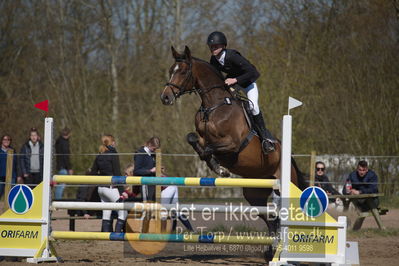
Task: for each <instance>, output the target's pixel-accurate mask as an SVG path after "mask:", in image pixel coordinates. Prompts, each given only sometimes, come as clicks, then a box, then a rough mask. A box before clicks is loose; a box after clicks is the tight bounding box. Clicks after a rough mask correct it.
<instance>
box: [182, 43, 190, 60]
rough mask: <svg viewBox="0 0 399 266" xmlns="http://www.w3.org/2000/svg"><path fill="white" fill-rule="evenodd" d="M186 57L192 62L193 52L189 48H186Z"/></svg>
mask: <svg viewBox="0 0 399 266" xmlns="http://www.w3.org/2000/svg"><path fill="white" fill-rule="evenodd" d="M184 55H185V56H186V59H187V60H188V61H191V51H190V48H188V46H184Z"/></svg>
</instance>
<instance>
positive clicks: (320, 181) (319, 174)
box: [315, 161, 339, 195]
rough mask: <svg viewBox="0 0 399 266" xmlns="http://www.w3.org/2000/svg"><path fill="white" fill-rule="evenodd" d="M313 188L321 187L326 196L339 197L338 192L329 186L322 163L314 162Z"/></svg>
mask: <svg viewBox="0 0 399 266" xmlns="http://www.w3.org/2000/svg"><path fill="white" fill-rule="evenodd" d="M315 170H316V175H315V186H318V187H321V188H322V189H323V190H324V191H325V192H326V193H327V195H339V192H338V191H337V190H336V189H335V188H334V187H333V186H332V185H331V183H330V180H329V179H328V176H327V175H326V174H325V172H326V166H325V164H324V163H323V162H322V161H318V162H316V169H315Z"/></svg>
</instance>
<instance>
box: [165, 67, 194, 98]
mask: <svg viewBox="0 0 399 266" xmlns="http://www.w3.org/2000/svg"><path fill="white" fill-rule="evenodd" d="M176 62H183V63H186V64H187V65H188V66H189V69H188V74H187V76H186V77H185V78H184V80H183V82H182V84H181V85H178V84H175V83H172V82H167V83H166V84H165V86H170V87H171V90H172V93H173V96H174V97H175V99H177V98H179V97H180V96H182V95H184V94H186V93H192V92H196V91H197V90H196V89H195V87H194V80H193V71H192V63H191V62H188V61H186V60H184V59H176ZM190 81H192V82H193V86H192V87H191V89H189V90H187V89H186V87H187V86H188V85H189V82H190ZM174 88H177V89H178V90H179V91H178V92H175V90H174Z"/></svg>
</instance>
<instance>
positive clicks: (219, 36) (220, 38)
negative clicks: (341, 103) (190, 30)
mask: <svg viewBox="0 0 399 266" xmlns="http://www.w3.org/2000/svg"><path fill="white" fill-rule="evenodd" d="M206 43H207V44H208V46H209V45H212V44H224V45H226V46H227V39H226V36H225V35H224V33H223V32H220V31H214V32H212V33H211V34H209V36H208V41H207V42H206Z"/></svg>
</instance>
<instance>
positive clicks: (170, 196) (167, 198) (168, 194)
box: [161, 186, 179, 204]
mask: <svg viewBox="0 0 399 266" xmlns="http://www.w3.org/2000/svg"><path fill="white" fill-rule="evenodd" d="M178 200H179V192H178V190H177V186H168V187H167V188H165V189H164V190H162V192H161V204H176V203H177V202H178Z"/></svg>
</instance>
